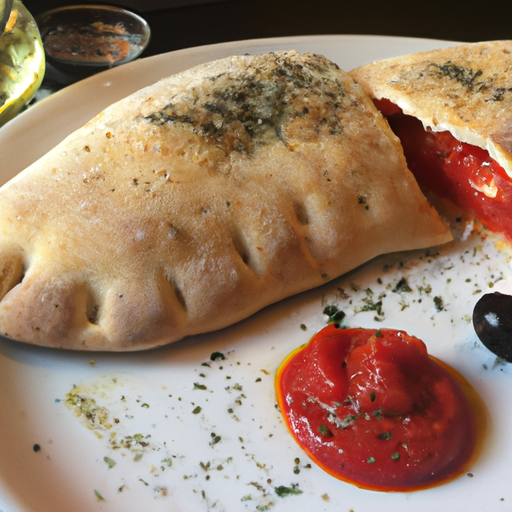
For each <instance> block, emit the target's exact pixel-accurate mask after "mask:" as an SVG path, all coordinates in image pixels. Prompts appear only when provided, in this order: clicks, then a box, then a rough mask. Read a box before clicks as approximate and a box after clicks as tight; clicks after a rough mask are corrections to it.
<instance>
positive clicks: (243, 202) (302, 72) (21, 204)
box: [0, 51, 451, 351]
mask: <svg viewBox="0 0 512 512" xmlns="http://www.w3.org/2000/svg"><path fill="white" fill-rule="evenodd" d="M450 239H451V234H450V232H449V230H448V228H447V226H446V225H445V223H444V222H443V221H442V220H441V219H440V218H439V216H438V214H437V213H436V212H435V210H434V209H433V208H432V207H431V206H430V205H429V204H428V203H427V201H426V199H425V198H424V196H423V195H422V194H421V192H420V190H419V188H418V186H417V184H416V182H415V180H414V178H413V176H412V174H411V173H410V171H409V170H408V169H407V167H406V163H405V159H404V157H403V154H402V151H401V147H400V144H399V142H398V139H397V138H396V137H395V136H394V135H393V134H392V133H391V131H390V130H389V128H388V126H387V123H386V122H385V120H384V119H383V117H382V116H381V115H380V114H379V113H378V112H377V110H376V109H375V108H374V106H373V104H372V102H371V100H370V99H369V98H368V97H367V96H366V95H365V94H363V93H362V91H361V89H360V87H359V86H356V85H355V84H354V83H353V81H352V79H351V78H350V77H349V76H348V75H347V74H346V73H344V72H343V71H341V70H340V69H339V68H338V67H337V66H336V65H335V64H333V63H331V62H330V61H328V60H327V59H325V58H323V57H319V56H316V55H312V54H303V55H301V54H297V53H296V52H293V51H290V52H285V53H271V54H267V55H260V56H239V57H231V58H227V59H223V60H220V61H216V62H211V63H208V64H205V65H201V66H198V67H196V68H193V69H191V70H189V71H186V72H183V73H180V74H178V75H175V76H172V77H170V78H167V79H164V80H162V81H160V82H158V83H156V84H154V85H152V86H150V87H147V88H145V89H143V90H141V91H139V92H137V93H135V94H133V95H132V96H129V97H128V98H126V99H124V100H121V101H120V102H118V103H116V104H114V105H112V106H111V107H109V108H107V109H106V110H105V111H103V112H102V113H101V114H99V115H98V116H97V117H95V118H94V119H93V120H92V121H90V122H89V123H88V124H86V125H85V126H84V127H82V128H81V129H79V130H78V131H76V132H75V133H73V134H72V135H70V136H69V137H68V138H67V139H66V140H64V141H63V142H62V143H61V144H59V145H58V146H57V147H55V148H54V149H53V150H52V151H50V152H49V153H48V154H47V155H45V156H44V157H42V158H41V159H40V160H38V161H37V162H35V163H34V164H32V165H31V166H30V167H29V168H28V169H26V170H25V171H24V172H22V173H21V174H20V175H18V176H17V177H16V178H14V179H13V180H11V181H10V182H9V183H8V184H6V185H5V186H4V187H3V188H2V189H1V190H0V279H1V280H0V298H2V300H1V302H0V332H2V333H5V335H6V336H8V337H11V338H14V339H17V340H21V341H24V342H29V343H34V344H39V345H44V346H51V347H64V348H69V349H83V350H103V351H128V350H138V349H145V348H150V347H156V346H159V345H163V344H166V343H169V342H172V341H175V340H178V339H180V338H183V337H184V336H186V335H190V334H195V333H201V332H206V331H211V330H214V329H219V328H222V327H225V326H227V325H230V324H233V323H234V322H237V321H239V320H241V319H243V318H246V317H247V316H249V315H251V314H252V313H254V312H256V311H258V310H259V309H261V308H263V307H264V306H266V305H268V304H271V303H273V302H275V301H278V300H280V299H283V298H285V297H287V296H290V295H292V294H295V293H298V292H301V291H303V290H307V289H310V288H312V287H315V286H318V285H321V284H322V283H325V282H327V281H328V280H330V279H333V278H335V277H337V276H339V275H341V274H343V273H345V272H347V271H348V270H351V269H353V268H354V267H356V266H358V265H360V264H362V263H363V262H365V261H367V260H369V259H371V258H373V257H374V256H377V255H379V254H381V253H386V252H390V251H399V250H408V249H415V248H420V247H426V246H432V245H437V244H441V243H444V242H446V241H448V240H450Z"/></svg>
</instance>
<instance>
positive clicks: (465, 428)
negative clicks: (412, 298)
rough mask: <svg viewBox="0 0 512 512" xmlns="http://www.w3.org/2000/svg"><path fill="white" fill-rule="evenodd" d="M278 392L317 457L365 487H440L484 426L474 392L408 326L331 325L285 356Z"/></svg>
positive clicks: (296, 432)
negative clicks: (463, 386) (477, 414)
mask: <svg viewBox="0 0 512 512" xmlns="http://www.w3.org/2000/svg"><path fill="white" fill-rule="evenodd" d="M460 378H461V379H462V377H460ZM466 384H467V383H466ZM276 394H277V401H278V405H279V408H280V410H281V412H282V414H283V416H284V418H285V421H286V424H287V426H288V428H289V430H290V431H291V433H292V435H293V437H294V438H295V440H296V441H297V442H298V444H299V445H300V446H301V447H302V448H303V450H304V451H305V452H306V453H307V454H308V455H309V456H310V458H311V459H312V460H313V461H314V462H315V463H316V464H318V465H319V466H320V467H322V468H323V469H324V470H325V471H327V472H328V473H330V474H331V475H333V476H335V477H336V478H339V479H340V480H343V481H346V482H349V483H352V484H355V485H357V486H359V487H362V488H366V489H371V490H378V491H411V490H419V489H424V488H427V487H433V486H435V485H438V484H440V483H443V482H445V481H447V480H451V479H453V478H455V477H456V476H459V475H460V474H461V473H462V472H464V471H466V470H467V466H468V464H469V462H470V461H471V460H472V454H473V452H474V449H475V446H476V440H477V430H478V428H477V422H476V420H475V414H474V409H473V406H472V405H471V401H470V400H469V399H468V397H467V396H466V394H465V393H464V391H463V390H462V389H461V387H460V385H459V382H458V380H457V379H456V378H455V377H454V375H453V373H452V372H451V371H448V369H447V367H446V366H444V365H442V364H441V363H440V362H438V361H436V360H434V359H432V358H431V357H429V356H428V354H427V350H426V347H425V344H424V343H423V342H422V341H421V340H419V339H418V338H415V337H413V336H409V335H408V334H407V333H405V332H404V331H399V330H394V329H379V330H376V329H340V328H338V327H336V326H334V325H329V326H327V327H325V328H324V329H322V330H321V331H319V332H318V333H317V334H316V335H315V336H313V338H312V339H311V341H310V342H309V343H308V344H306V345H305V346H303V347H301V348H299V349H297V350H296V351H294V352H293V353H292V354H290V355H289V356H288V357H287V358H286V359H285V360H284V362H283V363H282V364H281V366H280V367H279V369H278V371H277V373H276Z"/></svg>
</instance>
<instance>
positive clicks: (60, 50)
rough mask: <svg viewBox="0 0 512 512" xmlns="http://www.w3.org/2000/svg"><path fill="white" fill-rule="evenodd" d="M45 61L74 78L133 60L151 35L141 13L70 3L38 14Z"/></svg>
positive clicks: (58, 72)
mask: <svg viewBox="0 0 512 512" xmlns="http://www.w3.org/2000/svg"><path fill="white" fill-rule="evenodd" d="M36 19H37V23H38V25H39V30H40V32H41V38H42V41H43V46H44V51H45V55H46V63H47V66H48V68H49V69H51V68H52V67H53V68H54V70H56V71H57V75H59V77H60V78H61V79H62V81H66V80H67V81H68V82H73V81H76V80H79V79H81V78H85V77H87V76H89V75H92V74H95V73H98V72H99V71H103V70H105V69H108V68H111V67H113V66H119V65H121V64H125V63H126V62H130V61H132V60H134V59H136V58H137V57H139V55H140V54H141V53H142V52H143V51H144V49H145V48H146V46H147V45H148V43H149V40H150V37H151V30H150V28H149V25H148V23H147V22H146V20H144V19H143V18H142V17H140V16H139V15H137V14H135V13H133V12H130V11H127V10H126V9H123V8H121V7H115V6H110V5H71V6H67V7H59V8H56V9H52V10H50V11H46V12H44V13H43V14H41V15H39V16H37V18H36Z"/></svg>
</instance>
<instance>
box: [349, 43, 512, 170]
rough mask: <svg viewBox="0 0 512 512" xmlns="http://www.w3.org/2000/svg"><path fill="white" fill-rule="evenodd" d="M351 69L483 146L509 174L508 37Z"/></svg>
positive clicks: (425, 117) (431, 121) (430, 121)
mask: <svg viewBox="0 0 512 512" xmlns="http://www.w3.org/2000/svg"><path fill="white" fill-rule="evenodd" d="M350 75H351V76H352V78H354V80H355V81H356V82H358V83H359V84H360V85H361V86H362V87H363V89H364V90H365V91H366V92H367V93H368V94H369V95H370V96H371V97H373V98H376V99H382V98H386V99H389V100H390V101H392V102H393V103H395V104H396V105H398V106H399V107H400V108H401V109H402V110H403V111H404V112H405V113H406V114H409V115H412V116H414V117H416V118H418V119H420V120H421V121H422V122H423V124H424V126H426V127H430V128H431V129H432V130H434V131H450V132H451V133H452V135H454V136H455V137H456V138H457V139H458V140H460V141H462V142H468V143H470V144H473V145H476V146H479V147H481V148H484V149H487V150H488V151H489V153H490V155H491V156H492V157H493V158H494V159H495V160H497V161H498V162H499V163H500V165H501V166H502V167H503V168H504V169H505V170H506V171H507V173H508V174H509V175H510V176H512V41H487V42H481V43H468V44H463V45H459V46H454V47H450V48H444V49H440V50H434V51H429V52H424V53H417V54H413V55H407V56H404V57H395V58H392V59H386V60H382V61H378V62H374V63H371V64H368V65H366V66H363V67H361V68H357V69H355V70H352V71H351V72H350Z"/></svg>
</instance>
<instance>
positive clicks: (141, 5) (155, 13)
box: [24, 0, 512, 56]
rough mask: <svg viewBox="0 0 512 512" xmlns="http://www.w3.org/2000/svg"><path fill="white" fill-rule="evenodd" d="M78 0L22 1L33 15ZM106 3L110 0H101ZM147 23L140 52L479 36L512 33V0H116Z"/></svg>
mask: <svg viewBox="0 0 512 512" xmlns="http://www.w3.org/2000/svg"><path fill="white" fill-rule="evenodd" d="M76 3H89V2H76V1H75V2H73V1H65V0H24V4H25V5H26V7H27V8H28V9H29V10H30V11H31V12H32V14H34V15H37V14H39V13H40V12H43V11H45V10H47V9H49V8H53V7H57V6H62V5H70V4H76ZM105 3H109V2H105ZM111 3H112V4H116V5H121V6H126V7H129V8H131V10H134V11H136V12H139V14H141V15H142V16H143V17H144V18H146V20H147V21H148V22H149V24H150V26H151V29H152V39H151V42H150V44H149V46H148V48H147V50H146V51H145V53H144V54H143V56H149V55H155V54H159V53H163V52H168V51H172V50H177V49H181V48H187V47H192V46H200V45H204V44H211V43H219V42H225V41H234V40H241V39H252V38H262V37H276V36H290V35H308V34H375V35H396V36H411V37H427V38H435V39H449V40H454V41H479V40H487V39H510V38H512V26H511V23H510V20H511V19H512V1H511V0H487V1H486V2H482V3H474V2H467V1H461V0H430V1H428V2H417V1H412V0H387V1H386V0H365V1H361V0H351V1H347V0H217V1H214V0H124V1H123V0H119V1H117V2H116V1H114V2H111Z"/></svg>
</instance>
